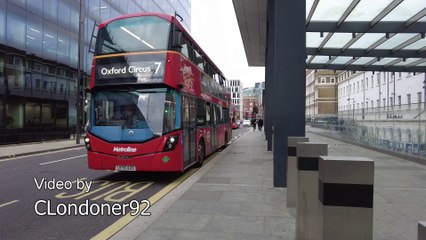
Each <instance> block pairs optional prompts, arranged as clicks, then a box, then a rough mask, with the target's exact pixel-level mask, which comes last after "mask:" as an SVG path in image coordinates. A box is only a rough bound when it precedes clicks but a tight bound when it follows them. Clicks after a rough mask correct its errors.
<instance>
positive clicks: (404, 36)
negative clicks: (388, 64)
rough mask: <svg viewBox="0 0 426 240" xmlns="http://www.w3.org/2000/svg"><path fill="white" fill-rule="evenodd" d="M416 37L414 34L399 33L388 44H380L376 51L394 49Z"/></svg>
mask: <svg viewBox="0 0 426 240" xmlns="http://www.w3.org/2000/svg"><path fill="white" fill-rule="evenodd" d="M414 36H416V34H414V33H398V34H396V35H395V36H393V37H391V38H389V39H388V40H387V41H386V42H384V43H382V44H380V45H379V46H378V47H377V48H376V49H389V50H390V49H393V48H395V47H396V46H398V45H399V44H401V43H403V42H405V41H407V40H408V39H410V38H412V37H414Z"/></svg>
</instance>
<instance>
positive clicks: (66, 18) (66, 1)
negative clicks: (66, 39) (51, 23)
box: [58, 0, 71, 27]
mask: <svg viewBox="0 0 426 240" xmlns="http://www.w3.org/2000/svg"><path fill="white" fill-rule="evenodd" d="M58 13H59V18H58V23H59V24H60V25H62V26H64V27H69V25H70V17H71V9H70V0H61V1H59V6H58Z"/></svg>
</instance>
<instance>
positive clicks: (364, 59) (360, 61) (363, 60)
mask: <svg viewBox="0 0 426 240" xmlns="http://www.w3.org/2000/svg"><path fill="white" fill-rule="evenodd" d="M373 59H376V58H375V57H362V58H359V59H357V60H356V61H355V62H353V63H352V64H354V65H364V64H366V63H368V62H369V61H371V60H373Z"/></svg>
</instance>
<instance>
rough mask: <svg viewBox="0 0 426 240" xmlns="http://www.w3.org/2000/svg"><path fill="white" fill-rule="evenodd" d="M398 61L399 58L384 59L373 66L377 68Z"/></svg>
mask: <svg viewBox="0 0 426 240" xmlns="http://www.w3.org/2000/svg"><path fill="white" fill-rule="evenodd" d="M396 59H399V58H383V59H380V61H378V62H375V63H373V64H372V65H376V66H380V65H386V64H388V63H390V62H392V61H394V60H396Z"/></svg>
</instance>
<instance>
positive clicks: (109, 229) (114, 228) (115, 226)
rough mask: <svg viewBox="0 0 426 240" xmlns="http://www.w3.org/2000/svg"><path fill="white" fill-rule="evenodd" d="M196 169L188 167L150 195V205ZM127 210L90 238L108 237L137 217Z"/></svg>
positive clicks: (95, 239)
mask: <svg viewBox="0 0 426 240" xmlns="http://www.w3.org/2000/svg"><path fill="white" fill-rule="evenodd" d="M197 170H198V169H190V170H189V171H188V172H186V173H185V174H184V175H182V176H181V177H179V178H178V179H176V180H174V181H173V182H172V183H170V184H169V185H167V186H166V187H164V188H163V189H161V190H160V191H159V192H157V193H156V194H154V195H153V196H151V197H150V198H149V199H148V201H149V202H150V203H151V205H154V203H156V202H157V201H158V200H160V199H161V198H162V197H164V196H165V195H166V194H167V193H169V192H170V191H172V190H173V189H174V188H175V187H177V186H178V185H179V184H181V183H182V182H183V181H185V179H187V178H188V177H189V176H191V175H192V174H193V173H194V172H195V171H197ZM144 207H145V203H141V204H140V208H141V209H144ZM130 214H131V213H130V212H129V213H128V214H126V215H125V216H123V217H121V218H120V219H118V220H117V221H116V222H115V223H113V224H112V225H110V226H109V227H107V228H105V229H104V230H103V231H102V232H100V233H98V234H97V235H96V236H94V237H92V238H91V239H92V240H97V239H108V238H110V237H112V235H114V234H116V233H117V232H118V231H120V230H121V229H122V228H123V227H124V226H126V225H127V224H129V223H130V222H131V221H133V220H134V219H135V218H136V217H138V214H137V215H135V216H132V215H130Z"/></svg>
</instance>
